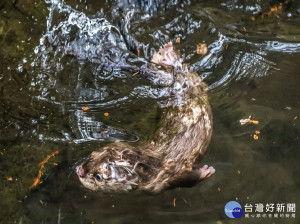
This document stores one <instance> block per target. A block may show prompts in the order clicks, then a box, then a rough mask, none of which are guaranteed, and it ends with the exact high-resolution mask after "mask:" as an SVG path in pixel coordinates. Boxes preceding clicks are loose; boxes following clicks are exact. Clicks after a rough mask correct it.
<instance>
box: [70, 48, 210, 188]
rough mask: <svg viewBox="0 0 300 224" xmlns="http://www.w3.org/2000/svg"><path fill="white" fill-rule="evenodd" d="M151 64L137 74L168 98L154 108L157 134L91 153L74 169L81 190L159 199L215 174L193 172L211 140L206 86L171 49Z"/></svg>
mask: <svg viewBox="0 0 300 224" xmlns="http://www.w3.org/2000/svg"><path fill="white" fill-rule="evenodd" d="M151 62H152V63H149V65H147V67H143V66H142V67H143V68H142V69H141V70H143V71H141V73H143V72H144V73H147V74H149V73H150V74H151V75H150V79H151V80H152V81H153V82H154V83H156V84H159V85H160V86H163V87H166V88H167V92H168V97H166V99H164V100H163V101H161V102H159V106H160V107H161V108H163V111H164V113H163V115H162V117H161V120H160V123H159V128H158V130H156V132H155V133H154V135H153V137H152V138H151V139H150V140H149V141H147V142H145V143H144V144H142V145H141V146H138V147H133V146H131V145H129V144H127V143H121V142H115V143H111V144H108V145H107V146H105V147H103V148H100V149H99V150H98V151H94V152H92V153H91V155H90V156H89V158H88V159H87V161H85V162H83V163H82V164H81V165H79V166H77V167H76V173H77V175H78V178H79V180H80V182H81V183H82V184H83V186H85V187H86V188H89V189H91V190H95V191H96V190H99V191H103V192H119V191H131V190H139V191H145V192H149V193H159V192H161V191H162V190H165V189H171V188H176V187H191V186H194V185H196V184H197V183H198V182H200V181H202V180H204V179H206V178H208V177H210V176H211V175H212V174H213V173H214V172H215V169H214V168H213V167H212V166H210V167H209V166H207V165H204V166H203V167H201V168H200V167H199V166H198V167H197V166H196V165H197V161H199V159H201V158H202V156H203V155H204V153H205V151H206V149H207V147H208V144H209V142H210V139H211V134H212V112H211V108H210V105H209V102H208V97H207V93H206V84H205V83H204V82H202V80H201V78H200V77H199V76H198V75H197V74H196V73H194V72H191V71H189V70H188V68H187V66H185V65H184V64H182V61H181V58H180V55H179V52H177V51H175V50H174V49H173V45H172V43H168V44H166V45H165V46H164V47H163V48H160V49H159V51H158V52H156V53H155V54H154V55H153V58H152V61H151Z"/></svg>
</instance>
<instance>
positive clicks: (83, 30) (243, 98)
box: [0, 0, 300, 223]
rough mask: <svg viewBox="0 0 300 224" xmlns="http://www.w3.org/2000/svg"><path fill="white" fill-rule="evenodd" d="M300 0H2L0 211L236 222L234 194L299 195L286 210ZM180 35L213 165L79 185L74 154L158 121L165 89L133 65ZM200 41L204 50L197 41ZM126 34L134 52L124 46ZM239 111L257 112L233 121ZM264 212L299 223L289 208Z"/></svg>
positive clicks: (251, 197) (260, 197)
mask: <svg viewBox="0 0 300 224" xmlns="http://www.w3.org/2000/svg"><path fill="white" fill-rule="evenodd" d="M160 2H162V4H156V3H160ZM299 7H300V6H299V5H297V3H296V2H293V3H292V4H291V5H290V7H287V6H285V5H284V7H283V9H282V11H276V12H273V13H269V12H270V2H268V1H264V2H263V3H261V1H254V0H248V1H213V2H212V1H202V2H198V1H167V2H163V1H157V2H155V4H154V5H152V6H151V5H149V4H144V5H138V4H136V5H133V4H132V3H131V4H130V3H128V4H127V3H126V1H119V2H104V1H84V0H80V1H79V0H78V1H66V2H61V1H58V0H57V1H54V0H53V1H50V0H48V1H45V2H43V1H37V2H32V1H15V4H14V5H13V4H12V2H11V1H2V2H1V3H0V45H1V48H0V59H1V60H0V91H1V94H0V97H1V101H0V103H1V107H0V108H1V109H0V114H1V116H0V117H1V119H0V127H1V129H0V174H1V175H0V177H1V181H0V197H1V202H0V206H1V210H0V217H1V218H0V223H93V222H94V223H163V222H164V223H245V221H247V220H245V219H239V220H238V219H237V220H229V218H227V217H226V216H225V214H224V206H225V204H226V203H227V202H228V201H231V200H237V201H239V202H240V203H241V204H242V205H245V204H246V203H248V204H249V203H252V204H253V205H254V204H255V203H264V204H266V203H296V211H297V206H298V205H299V198H300V192H299V185H300V182H299V180H300V178H299V156H300V155H299V133H300V128H299V119H300V105H299V104H300V91H299V88H298V85H299V83H300V76H299V65H298V64H299V59H300V28H299V27H300V26H299V24H300V16H299V14H297V10H299ZM262 12H264V13H262ZM266 14H267V16H263V15H266ZM122 29H123V30H122ZM121 31H122V32H121ZM124 33H126V34H128V35H125V36H124ZM122 34H123V35H122ZM178 37H180V39H181V41H180V43H179V44H176V48H177V49H179V50H180V52H181V55H182V58H183V61H184V62H185V63H187V64H189V67H190V68H191V69H193V70H194V71H196V72H197V73H198V74H199V75H200V76H201V77H202V78H203V79H204V80H205V82H207V84H208V86H209V92H208V93H209V98H210V103H211V106H212V110H213V115H214V130H213V137H212V141H211V143H210V146H209V149H208V151H207V153H206V155H205V158H204V161H203V163H208V164H210V165H213V166H214V167H215V168H216V170H217V172H216V173H215V174H214V175H213V177H211V178H210V179H209V180H207V181H206V182H203V183H201V184H199V185H198V186H196V187H193V188H191V189H175V190H171V191H165V192H163V193H161V194H159V195H155V196H151V195H145V194H142V193H130V194H101V193H95V192H91V191H89V190H87V189H84V188H83V187H82V186H81V185H80V183H79V181H78V179H77V177H76V174H75V173H74V167H75V166H76V164H78V163H79V162H80V161H82V160H83V159H84V158H86V157H87V156H88V155H89V154H90V152H92V151H94V150H95V149H97V148H100V147H101V146H104V145H105V144H107V143H108V142H111V141H114V140H120V141H126V142H132V144H139V142H143V141H146V140H147V138H148V137H149V136H151V134H152V133H153V132H154V130H155V129H156V128H157V127H156V126H157V124H158V121H159V117H160V114H159V112H158V111H157V102H159V99H160V98H161V97H162V96H163V95H164V90H163V88H159V87H157V86H156V85H154V84H153V83H151V82H150V81H149V80H147V79H146V78H145V77H144V76H142V75H140V74H138V75H135V76H132V74H133V73H134V71H131V69H132V70H134V69H137V68H138V65H139V64H143V63H145V61H146V60H148V61H149V60H150V59H151V57H152V54H153V53H154V52H155V51H156V50H157V49H159V47H160V46H161V45H163V44H164V43H167V42H169V41H172V42H173V43H174V42H175V40H176V38H178ZM202 42H205V43H206V44H207V46H208V53H207V54H206V55H204V56H202V55H198V54H197V53H196V45H197V44H198V43H202ZM132 43H133V44H132ZM135 43H138V48H139V50H140V57H139V58H137V57H136V56H135V55H134V54H132V53H130V51H128V50H127V49H128V48H130V47H132V46H133V47H134V46H135ZM131 50H132V51H133V52H137V49H134V48H132V49H131ZM111 59H113V60H111ZM104 62H105V64H106V65H108V66H106V67H103V66H101V65H102V64H103V63H104ZM83 107H88V108H89V109H88V110H85V111H84V110H82V108H83ZM105 113H108V116H105V115H104V114H105ZM106 115H107V114H106ZM250 115H251V118H252V119H253V120H258V121H259V124H257V125H255V124H247V125H244V126H242V125H241V124H240V122H239V120H240V119H244V118H248V117H249V116H250ZM256 130H258V131H260V134H258V139H257V140H255V139H254V137H253V136H254V134H255V131H256ZM56 150H58V151H59V154H58V155H56V156H55V158H53V157H51V158H50V159H49V161H48V162H47V163H46V164H45V167H44V170H43V175H42V178H41V180H42V183H41V184H39V185H38V186H37V187H34V188H33V189H29V187H30V186H31V185H32V183H33V181H34V179H35V178H36V177H37V175H38V170H39V166H38V164H39V163H40V162H41V161H43V160H44V159H45V158H46V157H47V156H48V155H50V154H51V153H52V152H54V151H56ZM174 198H176V203H175V204H176V206H175V207H174ZM248 221H249V222H251V223H262V220H260V219H258V218H250V219H249V220H248ZM264 221H265V222H266V223H272V222H274V223H299V215H298V213H297V212H296V218H279V219H271V218H266V219H265V220H264Z"/></svg>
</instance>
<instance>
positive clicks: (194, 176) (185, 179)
mask: <svg viewBox="0 0 300 224" xmlns="http://www.w3.org/2000/svg"><path fill="white" fill-rule="evenodd" d="M200 181H201V178H200V170H198V169H197V170H184V171H181V172H179V173H177V174H175V175H174V176H173V177H172V178H170V180H169V181H168V183H169V185H170V188H176V187H193V186H195V185H196V184H198V183H199V182H200Z"/></svg>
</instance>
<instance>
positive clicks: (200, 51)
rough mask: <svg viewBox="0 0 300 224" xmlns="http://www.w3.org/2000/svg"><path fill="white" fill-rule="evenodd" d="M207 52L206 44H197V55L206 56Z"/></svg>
mask: <svg viewBox="0 0 300 224" xmlns="http://www.w3.org/2000/svg"><path fill="white" fill-rule="evenodd" d="M207 51H208V50H207V45H206V43H202V44H197V54H201V55H206V53H207Z"/></svg>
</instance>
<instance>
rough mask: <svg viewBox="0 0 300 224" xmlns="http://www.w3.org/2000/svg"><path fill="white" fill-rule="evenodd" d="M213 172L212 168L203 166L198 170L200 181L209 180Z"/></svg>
mask: <svg viewBox="0 0 300 224" xmlns="http://www.w3.org/2000/svg"><path fill="white" fill-rule="evenodd" d="M215 172H216V170H215V168H213V167H212V166H210V167H208V165H204V166H203V167H202V168H200V180H204V179H206V178H209V177H210V176H211V175H213V174H214V173H215Z"/></svg>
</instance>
